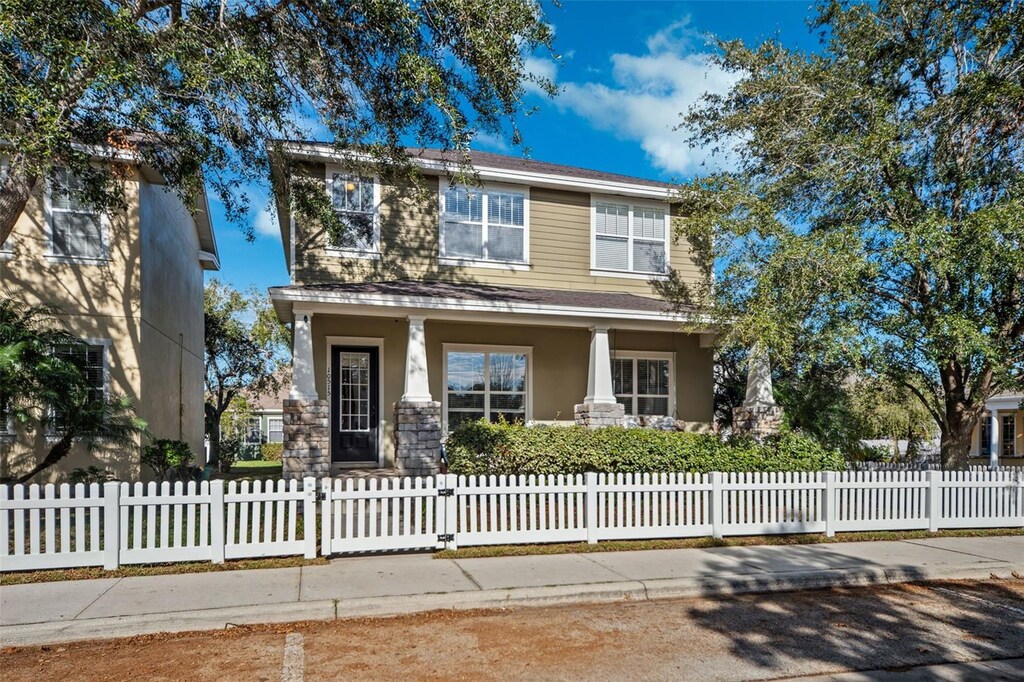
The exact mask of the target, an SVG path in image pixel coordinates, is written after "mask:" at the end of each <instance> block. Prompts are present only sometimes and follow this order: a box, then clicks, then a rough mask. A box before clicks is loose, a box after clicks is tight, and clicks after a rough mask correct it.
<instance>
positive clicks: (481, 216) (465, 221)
mask: <svg viewBox="0 0 1024 682" xmlns="http://www.w3.org/2000/svg"><path fill="white" fill-rule="evenodd" d="M441 201H442V206H441V216H442V219H441V257H442V258H449V259H455V260H468V261H492V262H497V263H525V262H526V237H527V235H526V230H527V229H528V228H527V224H526V223H527V220H526V206H527V197H526V193H525V192H520V191H515V190H508V189H499V188H484V189H480V188H476V187H464V186H454V187H448V188H446V189H445V190H444V192H443V193H442V195H441Z"/></svg>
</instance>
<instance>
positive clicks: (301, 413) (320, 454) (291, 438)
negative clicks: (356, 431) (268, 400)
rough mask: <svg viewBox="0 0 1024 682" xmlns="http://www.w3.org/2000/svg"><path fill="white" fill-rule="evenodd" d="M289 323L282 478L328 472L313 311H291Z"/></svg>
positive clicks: (326, 424) (326, 412) (326, 420)
mask: <svg viewBox="0 0 1024 682" xmlns="http://www.w3.org/2000/svg"><path fill="white" fill-rule="evenodd" d="M294 313H295V318H294V322H293V326H292V388H291V391H290V392H289V393H288V399H287V400H285V401H284V405H283V408H284V410H283V414H282V415H281V419H282V436H283V438H282V440H283V451H282V453H281V466H282V475H283V477H284V478H286V479H299V478H304V477H306V476H316V477H321V476H329V475H330V474H331V450H330V436H329V429H330V427H329V423H330V412H329V407H328V404H327V401H326V400H320V396H319V395H318V394H317V392H316V375H315V374H314V373H313V313H312V312H311V311H309V310H295V311H294Z"/></svg>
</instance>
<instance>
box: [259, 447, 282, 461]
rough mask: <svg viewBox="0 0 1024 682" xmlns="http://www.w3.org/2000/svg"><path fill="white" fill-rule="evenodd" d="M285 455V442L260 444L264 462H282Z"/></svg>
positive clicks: (261, 456)
mask: <svg viewBox="0 0 1024 682" xmlns="http://www.w3.org/2000/svg"><path fill="white" fill-rule="evenodd" d="M283 455H284V443H263V444H262V445H260V458H261V459H262V460H263V461H264V462H280V461H281V457H282V456H283Z"/></svg>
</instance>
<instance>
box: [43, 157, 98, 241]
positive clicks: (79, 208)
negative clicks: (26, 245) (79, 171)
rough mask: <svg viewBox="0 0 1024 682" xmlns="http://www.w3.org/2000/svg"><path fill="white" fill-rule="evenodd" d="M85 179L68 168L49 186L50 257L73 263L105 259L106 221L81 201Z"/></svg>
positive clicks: (63, 169)
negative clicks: (68, 260)
mask: <svg viewBox="0 0 1024 682" xmlns="http://www.w3.org/2000/svg"><path fill="white" fill-rule="evenodd" d="M82 188H83V184H82V180H81V178H79V177H78V176H77V175H75V174H74V173H72V172H70V171H69V170H67V169H66V168H60V169H58V170H57V172H56V174H55V176H54V181H53V182H52V183H50V185H49V202H48V206H49V222H50V253H51V255H54V256H58V257H61V258H68V259H71V260H86V261H97V260H106V258H107V244H106V235H105V234H104V232H105V222H106V220H105V218H104V215H103V213H102V212H100V211H97V210H96V209H95V208H93V207H92V206H90V205H89V204H87V203H86V202H85V201H84V200H83V199H82V198H81V191H82Z"/></svg>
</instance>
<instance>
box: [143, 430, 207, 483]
mask: <svg viewBox="0 0 1024 682" xmlns="http://www.w3.org/2000/svg"><path fill="white" fill-rule="evenodd" d="M194 458H195V455H194V454H193V453H192V448H191V446H189V444H188V443H186V442H184V441H180V440H170V439H165V438H161V439H158V440H155V441H153V443H152V444H150V445H147V446H146V447H144V448H143V449H142V463H143V464H145V465H146V466H148V467H149V468H150V469H152V470H153V473H154V474H155V475H156V477H157V478H158V479H160V480H161V481H166V480H168V476H169V475H173V476H174V477H175V478H176V479H177V480H181V479H183V478H185V477H186V474H187V471H188V469H189V468H190V467H191V466H192V460H193V459H194Z"/></svg>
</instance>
